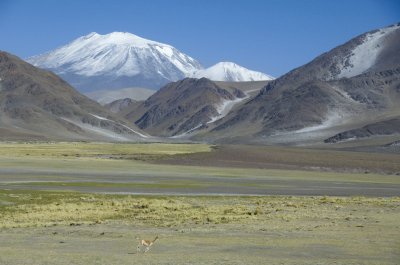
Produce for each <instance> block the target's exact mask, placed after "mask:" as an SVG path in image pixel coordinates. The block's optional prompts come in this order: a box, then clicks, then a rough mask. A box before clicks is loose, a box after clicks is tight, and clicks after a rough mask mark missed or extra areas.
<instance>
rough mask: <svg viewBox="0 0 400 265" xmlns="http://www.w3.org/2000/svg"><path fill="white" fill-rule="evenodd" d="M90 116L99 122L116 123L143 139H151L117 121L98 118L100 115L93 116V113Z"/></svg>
mask: <svg viewBox="0 0 400 265" xmlns="http://www.w3.org/2000/svg"><path fill="white" fill-rule="evenodd" d="M89 114H90V115H92V116H93V117H95V118H97V119H99V120H102V121H110V122H113V123H115V124H118V125H120V126H122V127H124V128H126V129H128V130H129V131H131V132H133V133H135V134H137V135H139V136H141V137H143V138H149V136H148V135H145V134H142V133H140V132H137V131H135V130H133V129H132V128H130V127H128V126H126V125H124V124H122V123H119V122H116V121H113V120H110V119H107V118H104V117H101V116H98V115H95V114H92V113H89Z"/></svg>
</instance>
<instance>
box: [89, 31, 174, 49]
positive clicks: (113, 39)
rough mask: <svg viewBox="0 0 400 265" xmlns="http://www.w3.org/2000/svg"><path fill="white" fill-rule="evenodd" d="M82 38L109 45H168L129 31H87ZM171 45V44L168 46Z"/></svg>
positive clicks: (142, 46)
mask: <svg viewBox="0 0 400 265" xmlns="http://www.w3.org/2000/svg"><path fill="white" fill-rule="evenodd" d="M82 39H83V40H88V41H94V42H102V43H103V44H111V45H129V46H132V47H137V48H139V47H141V48H144V47H147V46H148V45H160V46H169V45H167V44H163V43H160V42H155V41H151V40H148V39H145V38H142V37H139V36H137V35H135V34H132V33H129V32H112V33H109V34H105V35H100V34H98V33H96V32H92V33H89V34H88V35H86V36H83V37H82ZM169 47H171V46H169Z"/></svg>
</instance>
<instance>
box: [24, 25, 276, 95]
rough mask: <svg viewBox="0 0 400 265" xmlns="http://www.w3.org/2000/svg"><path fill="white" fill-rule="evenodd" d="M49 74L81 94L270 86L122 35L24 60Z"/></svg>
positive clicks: (242, 71) (244, 72) (90, 38)
mask: <svg viewBox="0 0 400 265" xmlns="http://www.w3.org/2000/svg"><path fill="white" fill-rule="evenodd" d="M26 61H27V62H29V63H31V64H33V65H34V66H37V67H40V68H43V69H47V70H51V71H53V72H54V73H56V74H58V75H59V76H61V77H62V78H63V79H65V80H66V81H68V82H69V83H70V84H71V85H72V86H74V87H75V88H77V89H79V90H80V91H81V92H91V91H94V90H114V89H121V88H127V87H144V88H151V89H159V88H160V87H161V86H162V85H165V84H167V83H169V82H173V81H177V80H180V79H183V78H185V77H197V78H201V77H207V78H209V79H212V80H216V81H257V80H271V79H272V77H271V76H269V75H266V74H263V73H260V72H255V71H251V70H248V69H246V68H244V67H240V66H238V65H236V64H234V63H219V64H216V65H214V66H212V67H210V68H208V69H204V68H203V66H202V65H201V64H200V63H199V62H198V61H197V60H195V59H193V58H192V57H190V56H188V55H186V54H184V53H182V52H180V51H179V50H177V49H176V48H174V47H172V46H171V45H168V44H163V43H160V42H155V41H151V40H147V39H144V38H141V37H139V36H136V35H134V34H131V33H127V32H113V33H110V34H106V35H100V34H98V33H94V32H93V33H90V34H88V35H86V36H83V37H80V38H77V39H76V40H74V41H72V42H70V43H69V44H67V45H64V46H62V47H60V48H57V49H55V50H52V51H49V52H46V53H44V54H41V55H37V56H32V57H30V58H28V59H26Z"/></svg>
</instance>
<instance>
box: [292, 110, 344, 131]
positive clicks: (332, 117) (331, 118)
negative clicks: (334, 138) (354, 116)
mask: <svg viewBox="0 0 400 265" xmlns="http://www.w3.org/2000/svg"><path fill="white" fill-rule="evenodd" d="M344 116H345V115H344V114H342V113H339V112H331V113H329V114H328V115H327V117H326V118H325V120H324V121H323V122H322V123H321V124H318V125H313V126H309V127H305V128H303V129H300V130H297V131H294V133H308V132H315V131H320V130H323V129H328V128H330V127H332V126H334V125H337V124H338V123H339V122H340V121H341V120H342V119H343V117H344Z"/></svg>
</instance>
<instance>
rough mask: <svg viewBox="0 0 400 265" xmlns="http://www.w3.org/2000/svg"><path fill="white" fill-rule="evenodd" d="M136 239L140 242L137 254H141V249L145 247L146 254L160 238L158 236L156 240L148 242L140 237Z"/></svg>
mask: <svg viewBox="0 0 400 265" xmlns="http://www.w3.org/2000/svg"><path fill="white" fill-rule="evenodd" d="M136 239H138V240H139V244H138V246H137V248H136V252H140V250H141V247H142V246H144V247H146V248H145V250H144V253H146V252H147V251H149V250H150V248H151V246H152V245H153V244H154V242H156V240H157V239H158V236H156V237H155V238H154V240H146V239H140V238H139V237H136Z"/></svg>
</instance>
